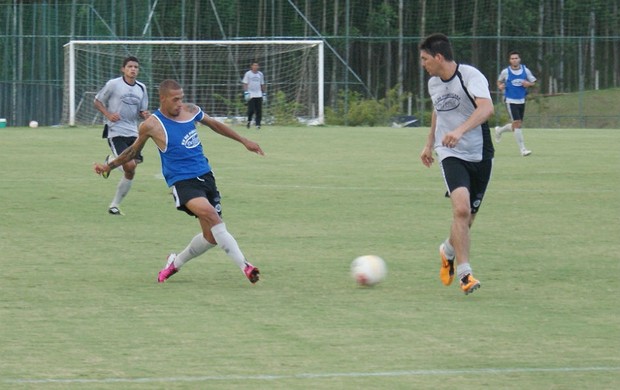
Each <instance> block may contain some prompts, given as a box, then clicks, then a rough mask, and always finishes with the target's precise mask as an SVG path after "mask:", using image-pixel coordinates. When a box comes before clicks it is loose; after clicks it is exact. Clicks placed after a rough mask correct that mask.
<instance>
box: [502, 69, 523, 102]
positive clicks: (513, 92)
mask: <svg viewBox="0 0 620 390" xmlns="http://www.w3.org/2000/svg"><path fill="white" fill-rule="evenodd" d="M525 80H527V72H526V71H525V65H523V64H522V65H521V73H519V74H514V73H512V72H511V71H510V67H509V68H508V79H507V80H506V94H505V96H506V98H508V99H525V96H526V95H527V88H525V87H524V86H523V82H524V81H525Z"/></svg>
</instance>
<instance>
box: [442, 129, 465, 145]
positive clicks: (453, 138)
mask: <svg viewBox="0 0 620 390" xmlns="http://www.w3.org/2000/svg"><path fill="white" fill-rule="evenodd" d="M460 139H461V134H460V133H457V132H456V131H451V132H449V133H448V134H446V135H444V137H443V139H442V140H441V144H442V145H443V146H445V147H446V148H454V147H456V144H458V143H459V141H460Z"/></svg>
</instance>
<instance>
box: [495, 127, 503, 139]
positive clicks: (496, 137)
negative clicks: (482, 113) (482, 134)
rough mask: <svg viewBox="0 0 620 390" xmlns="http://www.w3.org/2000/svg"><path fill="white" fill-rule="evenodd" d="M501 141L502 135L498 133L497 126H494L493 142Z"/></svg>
mask: <svg viewBox="0 0 620 390" xmlns="http://www.w3.org/2000/svg"><path fill="white" fill-rule="evenodd" d="M501 141H502V133H501V132H500V131H499V126H495V142H501Z"/></svg>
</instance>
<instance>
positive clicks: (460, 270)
mask: <svg viewBox="0 0 620 390" xmlns="http://www.w3.org/2000/svg"><path fill="white" fill-rule="evenodd" d="M468 274H471V266H470V265H469V263H463V264H458V265H457V266H456V275H457V276H458V278H459V280H461V279H463V278H464V277H465V276H467V275H468Z"/></svg>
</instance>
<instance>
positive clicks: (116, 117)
mask: <svg viewBox="0 0 620 390" xmlns="http://www.w3.org/2000/svg"><path fill="white" fill-rule="evenodd" d="M93 103H94V105H95V108H96V109H97V110H99V112H101V113H102V114H103V116H105V117H106V118H108V120H109V121H111V122H116V121H118V120H120V119H121V116H120V115H119V114H118V113H116V112H109V111H108V109H107V108H106V106H105V104H103V103H102V102H100V101H99V100H97V99H95V100H94V102H93Z"/></svg>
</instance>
